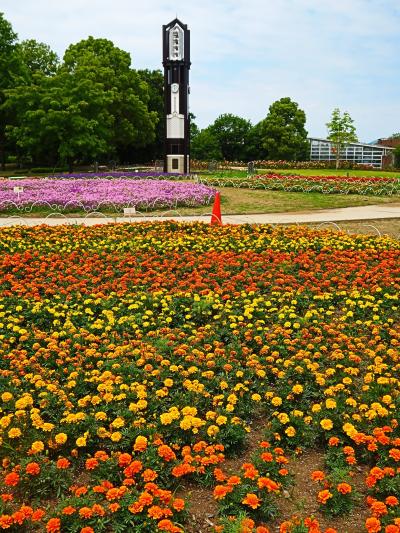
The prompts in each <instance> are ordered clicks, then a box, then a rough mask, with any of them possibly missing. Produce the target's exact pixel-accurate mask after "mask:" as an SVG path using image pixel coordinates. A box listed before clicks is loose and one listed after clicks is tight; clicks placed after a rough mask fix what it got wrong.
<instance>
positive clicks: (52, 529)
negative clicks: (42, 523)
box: [46, 518, 61, 533]
mask: <svg viewBox="0 0 400 533" xmlns="http://www.w3.org/2000/svg"><path fill="white" fill-rule="evenodd" d="M60 528H61V520H60V519H59V518H50V520H49V521H48V522H47V524H46V531H47V533H59V531H60Z"/></svg>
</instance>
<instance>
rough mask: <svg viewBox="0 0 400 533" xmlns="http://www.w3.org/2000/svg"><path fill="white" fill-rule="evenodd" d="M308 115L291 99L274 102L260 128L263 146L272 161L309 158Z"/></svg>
mask: <svg viewBox="0 0 400 533" xmlns="http://www.w3.org/2000/svg"><path fill="white" fill-rule="evenodd" d="M305 123H306V114H305V113H304V111H303V110H302V109H300V108H299V106H298V104H297V103H296V102H293V101H292V100H291V99H290V98H289V97H286V98H281V99H280V100H277V101H276V102H274V103H273V104H272V105H271V106H270V108H269V112H268V115H267V116H266V118H265V119H264V120H263V121H262V124H261V126H260V129H261V138H262V142H263V146H264V148H265V150H266V152H267V154H268V157H269V158H270V159H288V160H294V161H297V160H302V159H305V158H307V152H308V142H307V131H306V129H305Z"/></svg>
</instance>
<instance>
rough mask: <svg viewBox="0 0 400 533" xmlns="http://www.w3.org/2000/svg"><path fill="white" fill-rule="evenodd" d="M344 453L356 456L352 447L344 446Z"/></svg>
mask: <svg viewBox="0 0 400 533" xmlns="http://www.w3.org/2000/svg"><path fill="white" fill-rule="evenodd" d="M343 453H344V454H345V455H354V448H352V447H351V446H344V448H343Z"/></svg>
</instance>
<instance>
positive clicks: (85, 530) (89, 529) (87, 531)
mask: <svg viewBox="0 0 400 533" xmlns="http://www.w3.org/2000/svg"><path fill="white" fill-rule="evenodd" d="M81 533H94V529H93V528H92V527H89V526H86V527H83V528H82V529H81Z"/></svg>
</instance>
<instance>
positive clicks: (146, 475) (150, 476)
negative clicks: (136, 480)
mask: <svg viewBox="0 0 400 533" xmlns="http://www.w3.org/2000/svg"><path fill="white" fill-rule="evenodd" d="M142 478H143V479H144V481H146V482H147V481H154V480H155V479H157V478H158V474H157V472H154V470H152V469H151V468H146V470H145V471H144V472H143V473H142Z"/></svg>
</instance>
